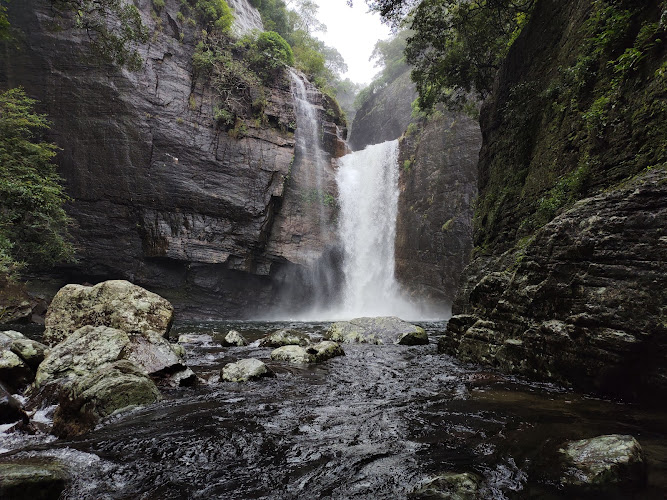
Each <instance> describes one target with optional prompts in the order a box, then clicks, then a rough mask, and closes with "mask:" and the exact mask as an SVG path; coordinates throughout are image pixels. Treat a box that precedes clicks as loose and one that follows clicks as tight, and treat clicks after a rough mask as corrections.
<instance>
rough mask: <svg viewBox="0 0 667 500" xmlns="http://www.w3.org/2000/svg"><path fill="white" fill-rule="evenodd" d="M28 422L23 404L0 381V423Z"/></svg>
mask: <svg viewBox="0 0 667 500" xmlns="http://www.w3.org/2000/svg"><path fill="white" fill-rule="evenodd" d="M14 422H23V423H28V415H26V413H25V411H24V409H23V405H22V404H21V402H20V401H19V400H18V399H16V398H15V397H14V396H12V394H11V393H10V392H9V390H8V389H7V388H6V387H5V386H4V385H2V383H0V424H13V423H14Z"/></svg>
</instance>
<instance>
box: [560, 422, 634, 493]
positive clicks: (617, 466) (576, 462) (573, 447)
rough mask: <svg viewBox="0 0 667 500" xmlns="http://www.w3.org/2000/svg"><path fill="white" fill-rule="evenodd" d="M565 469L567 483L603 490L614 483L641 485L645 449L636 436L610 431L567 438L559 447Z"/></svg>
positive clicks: (564, 482)
mask: <svg viewBox="0 0 667 500" xmlns="http://www.w3.org/2000/svg"><path fill="white" fill-rule="evenodd" d="M559 451H560V453H562V455H563V458H564V460H565V463H566V466H567V470H566V471H565V473H564V474H563V477H562V478H561V482H562V483H563V484H564V485H566V486H570V487H572V486H574V487H579V488H583V489H593V490H600V489H602V490H604V489H606V488H608V487H615V486H620V487H623V486H641V485H642V484H643V483H644V482H645V481H646V465H645V462H644V453H643V451H642V448H641V446H640V445H639V443H638V442H637V440H636V439H635V438H633V437H632V436H628V435H621V434H609V435H606V436H597V437H594V438H590V439H581V440H579V441H570V442H568V443H566V445H565V446H564V447H563V448H561V449H560V450H559Z"/></svg>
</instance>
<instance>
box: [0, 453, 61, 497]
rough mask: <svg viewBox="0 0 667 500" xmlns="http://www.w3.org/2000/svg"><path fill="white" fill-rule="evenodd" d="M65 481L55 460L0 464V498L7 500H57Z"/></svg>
mask: <svg viewBox="0 0 667 500" xmlns="http://www.w3.org/2000/svg"><path fill="white" fill-rule="evenodd" d="M69 480H70V475H69V473H68V472H67V467H66V466H65V464H63V463H62V462H60V461H58V460H55V459H48V458H34V459H14V460H11V461H9V460H8V459H7V458H5V459H3V460H2V461H0V497H2V498H6V499H7V500H57V499H58V498H60V494H61V493H62V492H63V490H64V489H65V487H66V486H67V483H68V482H69Z"/></svg>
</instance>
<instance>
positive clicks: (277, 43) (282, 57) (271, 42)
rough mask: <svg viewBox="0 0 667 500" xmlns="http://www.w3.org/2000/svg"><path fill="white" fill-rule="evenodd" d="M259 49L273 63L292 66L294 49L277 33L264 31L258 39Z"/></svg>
mask: <svg viewBox="0 0 667 500" xmlns="http://www.w3.org/2000/svg"><path fill="white" fill-rule="evenodd" d="M257 48H258V49H259V51H261V52H262V54H263V55H265V56H267V57H268V58H270V59H271V60H273V61H278V62H280V63H281V64H286V65H287V66H292V65H293V64H294V53H293V52H292V47H290V46H289V44H288V43H287V42H286V41H285V39H284V38H283V37H281V36H280V35H279V34H278V33H276V32H275V31H264V32H263V33H260V35H259V36H258V37H257Z"/></svg>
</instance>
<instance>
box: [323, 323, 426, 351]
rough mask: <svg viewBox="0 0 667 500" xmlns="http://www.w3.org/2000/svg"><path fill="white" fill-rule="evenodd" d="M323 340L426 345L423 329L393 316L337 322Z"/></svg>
mask: <svg viewBox="0 0 667 500" xmlns="http://www.w3.org/2000/svg"><path fill="white" fill-rule="evenodd" d="M324 338H325V339H327V340H332V341H334V342H347V343H365V344H403V345H417V344H428V336H427V335H426V332H425V331H424V329H423V328H421V327H419V326H415V325H412V324H410V323H408V322H407V321H403V320H402V319H400V318H396V317H394V316H386V317H377V318H355V319H352V320H350V321H338V322H336V323H332V324H331V326H330V327H329V329H328V330H327V332H326V333H325V334H324Z"/></svg>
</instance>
